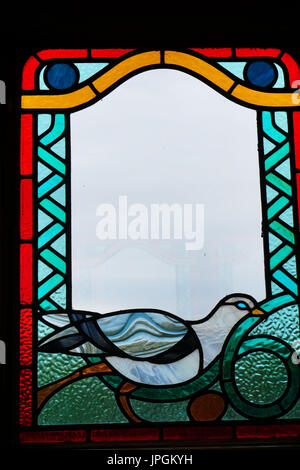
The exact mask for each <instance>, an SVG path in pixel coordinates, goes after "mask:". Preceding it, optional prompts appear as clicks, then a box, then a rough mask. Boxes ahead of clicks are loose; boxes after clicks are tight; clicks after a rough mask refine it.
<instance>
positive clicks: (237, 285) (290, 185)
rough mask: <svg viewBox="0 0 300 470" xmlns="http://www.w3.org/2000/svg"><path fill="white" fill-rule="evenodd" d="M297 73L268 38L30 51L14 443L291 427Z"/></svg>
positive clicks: (295, 372) (173, 440) (159, 440)
mask: <svg viewBox="0 0 300 470" xmlns="http://www.w3.org/2000/svg"><path fill="white" fill-rule="evenodd" d="M299 80H300V71H299V68H298V65H297V64H296V62H295V61H294V60H293V58H292V57H291V56H290V55H288V54H287V53H286V52H284V51H281V50H279V49H275V48H273V49H272V48H269V49H247V48H237V49H232V48H220V49H207V48H206V49H200V48H199V49H184V50H183V49H181V50H167V49H166V50H138V49H46V50H42V51H40V52H37V53H36V54H35V55H33V56H31V57H30V58H29V59H28V60H27V62H26V64H25V66H24V69H23V76H22V99H21V105H20V106H21V108H20V109H21V118H20V129H21V137H20V162H21V163H20V175H21V176H20V197H21V200H20V201H21V202H20V312H19V314H20V356H19V365H20V373H19V425H20V442H21V443H22V444H28V445H30V443H41V442H42V443H45V442H47V443H62V442H72V443H73V444H76V445H78V446H80V445H81V444H97V445H98V446H99V447H101V446H105V445H106V444H107V443H108V442H110V443H111V442H114V443H117V444H120V443H126V442H127V443H129V442H130V443H131V444H132V443H135V444H136V445H139V444H143V443H147V442H152V443H153V442H154V443H156V444H163V443H164V444H168V445H172V446H176V445H177V444H179V443H180V442H182V441H186V442H191V443H193V442H194V443H195V442H200V443H201V442H207V441H209V442H217V443H220V442H225V441H226V442H227V441H230V442H243V440H244V439H246V438H269V437H280V436H284V437H295V436H298V435H299V432H300V401H299V390H300V370H299V362H300V360H299V356H298V353H299V344H300V333H299V304H298V286H299V280H298V263H299V260H298V256H299V252H298V251H297V241H298V232H299V218H298V214H299V207H298V204H299V194H300V193H299V185H300V180H299V169H300V140H299V132H300V118H299V116H300V115H299V109H300V108H299V104H300V99H299V98H298V93H297V88H298V85H299Z"/></svg>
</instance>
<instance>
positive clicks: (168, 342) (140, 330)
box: [97, 311, 188, 360]
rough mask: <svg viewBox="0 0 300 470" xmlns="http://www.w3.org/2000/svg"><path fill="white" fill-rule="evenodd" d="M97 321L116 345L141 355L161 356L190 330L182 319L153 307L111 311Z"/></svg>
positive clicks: (129, 354) (146, 356) (124, 351)
mask: <svg viewBox="0 0 300 470" xmlns="http://www.w3.org/2000/svg"><path fill="white" fill-rule="evenodd" d="M97 325H98V327H99V329H100V330H101V332H102V333H103V334H104V335H105V337H106V338H107V339H108V340H109V341H111V342H112V343H113V344H114V346H115V347H116V348H118V349H119V350H120V351H122V352H123V353H125V354H126V355H128V356H130V357H134V358H140V359H145V358H154V357H157V358H159V357H162V356H163V355H164V354H165V353H166V352H167V351H170V350H171V349H172V348H174V347H176V345H177V344H178V343H180V342H181V341H183V340H184V338H185V336H186V335H187V334H188V328H187V326H186V325H185V324H184V323H182V322H181V321H180V320H179V319H176V318H173V317H171V316H168V315H166V314H164V313H157V312H151V311H141V312H131V313H116V314H112V315H109V316H106V317H103V318H99V319H98V320H97ZM173 360H174V358H173Z"/></svg>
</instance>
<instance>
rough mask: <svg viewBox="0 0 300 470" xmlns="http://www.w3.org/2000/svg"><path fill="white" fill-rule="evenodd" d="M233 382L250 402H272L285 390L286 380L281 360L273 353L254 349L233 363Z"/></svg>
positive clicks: (261, 403)
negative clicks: (254, 350)
mask: <svg viewBox="0 0 300 470" xmlns="http://www.w3.org/2000/svg"><path fill="white" fill-rule="evenodd" d="M235 382H236V385H237V387H238V390H239V392H240V394H241V395H242V396H243V397H244V398H245V399H246V400H248V401H250V402H251V403H254V404H257V405H266V404H268V403H273V402H274V401H275V400H277V399H278V398H280V397H281V396H282V394H283V393H284V392H285V390H286V387H287V382H288V376H287V371H286V368H285V366H284V364H283V362H282V361H281V360H280V359H279V358H278V357H277V356H275V355H274V354H270V353H266V352H264V351H256V352H253V353H251V354H247V355H245V356H243V357H242V358H241V359H239V360H238V361H237V362H236V364H235Z"/></svg>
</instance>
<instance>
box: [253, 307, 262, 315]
mask: <svg viewBox="0 0 300 470" xmlns="http://www.w3.org/2000/svg"><path fill="white" fill-rule="evenodd" d="M252 315H264V312H263V311H262V310H259V309H258V308H254V309H253V310H252Z"/></svg>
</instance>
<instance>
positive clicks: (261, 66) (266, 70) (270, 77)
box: [246, 60, 277, 87]
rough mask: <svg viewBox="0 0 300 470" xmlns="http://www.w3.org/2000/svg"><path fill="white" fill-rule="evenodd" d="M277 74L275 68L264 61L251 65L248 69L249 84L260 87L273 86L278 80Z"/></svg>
mask: <svg viewBox="0 0 300 470" xmlns="http://www.w3.org/2000/svg"><path fill="white" fill-rule="evenodd" d="M276 74H277V72H276V69H275V68H274V66H273V65H272V64H270V63H269V62H264V61H263V60H259V61H257V62H252V63H250V64H249V66H248V67H247V69H246V78H247V79H248V80H249V82H251V83H252V84H253V85H256V86H260V87H266V86H268V85H271V84H272V83H273V82H274V80H275V78H276Z"/></svg>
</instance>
